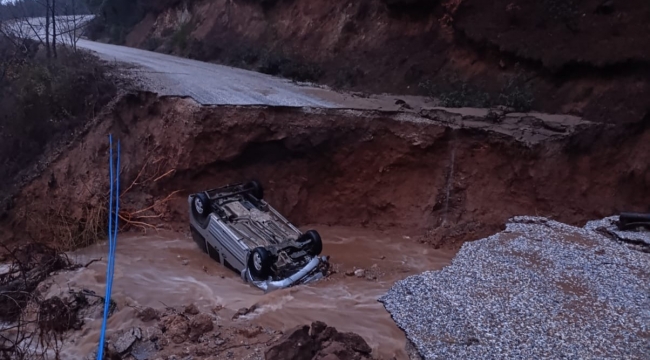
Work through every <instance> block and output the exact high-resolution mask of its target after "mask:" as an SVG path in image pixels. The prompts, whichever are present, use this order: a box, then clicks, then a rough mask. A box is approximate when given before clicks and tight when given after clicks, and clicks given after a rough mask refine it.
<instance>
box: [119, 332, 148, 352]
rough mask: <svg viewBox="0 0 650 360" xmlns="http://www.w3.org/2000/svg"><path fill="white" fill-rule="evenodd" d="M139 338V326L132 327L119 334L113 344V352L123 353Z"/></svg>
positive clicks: (140, 335)
mask: <svg viewBox="0 0 650 360" xmlns="http://www.w3.org/2000/svg"><path fill="white" fill-rule="evenodd" d="M140 339H142V331H141V330H140V328H137V327H134V328H131V329H129V330H127V331H125V332H124V333H123V334H122V335H120V337H118V338H117V340H116V341H115V343H114V344H113V348H114V350H115V352H117V353H119V354H124V353H126V352H127V351H128V350H129V348H131V346H132V345H133V344H134V343H135V342H136V341H138V340H140Z"/></svg>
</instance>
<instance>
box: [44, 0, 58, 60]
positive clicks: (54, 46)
mask: <svg viewBox="0 0 650 360" xmlns="http://www.w3.org/2000/svg"><path fill="white" fill-rule="evenodd" d="M45 16H47V15H45ZM52 52H53V53H54V57H57V55H56V0H52Z"/></svg>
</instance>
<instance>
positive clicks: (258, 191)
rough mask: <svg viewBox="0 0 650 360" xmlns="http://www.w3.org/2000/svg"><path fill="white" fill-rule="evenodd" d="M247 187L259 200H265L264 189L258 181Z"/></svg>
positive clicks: (248, 184) (250, 183) (250, 182)
mask: <svg viewBox="0 0 650 360" xmlns="http://www.w3.org/2000/svg"><path fill="white" fill-rule="evenodd" d="M246 187H247V188H249V189H251V194H252V195H253V196H255V198H257V200H262V199H264V188H263V187H262V184H260V182H259V181H257V180H252V181H249V182H248V183H246Z"/></svg>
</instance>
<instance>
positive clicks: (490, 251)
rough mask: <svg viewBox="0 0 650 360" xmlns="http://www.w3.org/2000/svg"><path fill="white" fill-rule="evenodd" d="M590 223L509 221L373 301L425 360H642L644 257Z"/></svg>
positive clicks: (648, 258) (648, 309)
mask: <svg viewBox="0 0 650 360" xmlns="http://www.w3.org/2000/svg"><path fill="white" fill-rule="evenodd" d="M592 225H594V224H592ZM593 228H594V227H591V228H577V227H573V226H569V225H565V224H562V223H558V222H556V221H551V220H548V219H545V218H538V217H516V218H513V219H511V220H510V222H509V223H508V224H507V228H506V230H505V231H503V232H501V233H499V234H496V235H493V236H491V237H489V238H486V239H482V240H478V241H475V242H471V243H466V244H465V245H463V247H462V249H461V250H460V252H459V253H458V255H457V256H456V258H455V259H454V260H453V262H452V264H451V265H450V266H448V267H446V268H444V269H443V270H441V271H432V272H425V273H423V274H420V275H416V276H411V277H409V278H407V279H405V280H402V281H399V282H398V283H396V284H395V285H394V286H393V287H392V288H391V289H390V290H389V292H388V293H387V294H386V295H384V296H383V297H382V298H381V299H380V300H379V301H381V302H382V303H383V304H384V306H385V307H386V309H387V310H388V312H389V313H390V314H391V315H392V317H393V319H394V320H395V322H396V323H397V325H398V326H399V327H400V328H402V329H403V330H404V331H405V332H406V335H407V337H408V339H409V340H410V341H411V342H412V343H413V344H414V345H415V347H416V348H417V350H418V352H419V353H420V355H421V356H422V357H423V358H425V359H540V358H570V359H594V358H598V359H603V358H625V359H649V358H650V255H649V254H647V253H643V252H640V251H636V250H633V249H630V248H629V247H627V246H625V245H623V244H621V243H619V242H616V241H612V240H611V238H609V237H607V236H605V235H602V234H601V233H600V232H596V231H594V230H592V229H593Z"/></svg>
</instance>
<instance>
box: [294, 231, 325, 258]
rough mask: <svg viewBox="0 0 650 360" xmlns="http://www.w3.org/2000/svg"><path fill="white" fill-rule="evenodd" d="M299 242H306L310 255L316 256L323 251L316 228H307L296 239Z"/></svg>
mask: <svg viewBox="0 0 650 360" xmlns="http://www.w3.org/2000/svg"><path fill="white" fill-rule="evenodd" d="M298 241H299V242H308V244H307V253H308V254H309V255H311V256H318V255H320V253H321V252H323V241H322V240H321V238H320V234H319V233H318V231H316V230H309V231H307V232H306V233H304V234H302V235H301V236H300V238H299V239H298Z"/></svg>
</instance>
